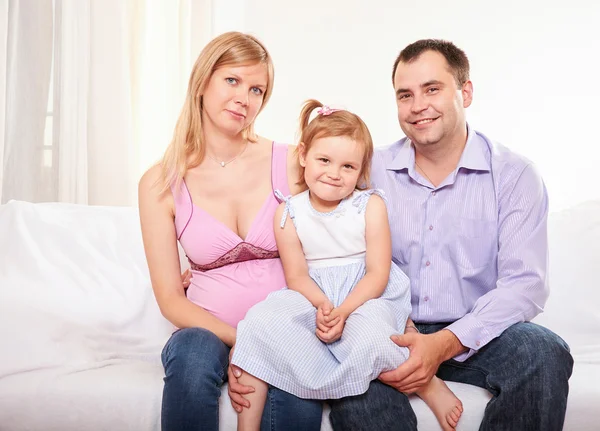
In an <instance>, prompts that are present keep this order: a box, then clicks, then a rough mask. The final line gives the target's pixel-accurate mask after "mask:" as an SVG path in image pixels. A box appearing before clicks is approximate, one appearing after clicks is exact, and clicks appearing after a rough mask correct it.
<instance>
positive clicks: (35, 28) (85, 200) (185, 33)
mask: <svg viewBox="0 0 600 431" xmlns="http://www.w3.org/2000/svg"><path fill="white" fill-rule="evenodd" d="M211 5H212V2H211V1H210V0H195V1H193V0H172V1H169V2H166V1H165V2H163V1H155V0H76V1H75V0H54V2H53V1H52V0H0V24H2V23H6V24H7V25H6V26H0V96H2V98H1V99H0V100H1V101H2V106H0V200H1V202H2V203H4V202H7V201H8V200H10V199H18V200H27V201H32V202H40V201H61V202H73V203H81V204H94V205H127V206H128V205H135V204H136V201H137V182H138V180H139V177H140V176H141V174H142V173H143V172H144V171H145V170H146V169H148V168H149V167H150V166H151V165H152V164H153V163H155V162H157V161H158V160H159V158H160V156H161V155H162V153H163V152H164V150H165V148H166V146H167V145H168V143H169V141H170V139H171V135H172V131H173V129H174V126H175V122H176V119H177V116H178V114H179V110H180V108H181V105H182V103H183V100H184V96H185V90H186V88H187V80H188V76H189V73H190V71H191V67H192V65H193V62H194V60H195V59H196V56H197V55H198V53H199V49H200V48H201V47H202V46H203V45H204V44H205V43H206V42H207V41H208V40H209V38H210V37H212V33H211V31H210V28H211ZM53 6H54V7H53ZM199 29H202V31H199ZM53 36H54V37H53ZM201 38H202V39H204V40H199V39H201ZM52 66H53V67H52ZM51 79H53V83H50V81H51ZM51 86H52V87H51ZM49 96H50V97H51V98H52V99H53V100H52V101H51V107H50V115H47V105H48V98H49ZM49 132H51V136H52V139H47V141H50V143H51V145H49V146H47V147H44V133H46V134H48V133H49Z"/></svg>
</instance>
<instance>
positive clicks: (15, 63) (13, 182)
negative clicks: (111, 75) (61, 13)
mask: <svg viewBox="0 0 600 431" xmlns="http://www.w3.org/2000/svg"><path fill="white" fill-rule="evenodd" d="M0 10H1V11H2V15H3V17H2V18H0V20H2V21H4V22H5V23H6V25H5V26H2V27H0V29H1V30H0V32H2V33H3V34H2V35H0V38H1V39H4V40H5V42H6V43H5V44H4V48H3V49H4V50H5V51H4V53H3V55H2V56H0V61H1V63H0V70H2V72H1V73H2V75H0V76H1V77H2V78H3V82H1V83H0V87H3V92H4V97H3V98H2V99H1V100H2V103H3V104H4V106H3V108H2V109H3V114H4V115H3V122H2V124H3V130H2V132H3V133H2V134H1V135H0V153H2V156H0V161H1V164H0V183H1V188H0V202H1V203H6V202H8V201H9V200H11V199H20V200H29V201H44V200H52V199H53V197H54V196H55V193H56V181H55V179H56V176H55V175H54V172H53V168H52V167H51V166H47V165H46V166H45V163H44V148H43V142H44V130H45V123H46V112H47V105H48V90H49V87H50V72H51V64H52V29H53V19H52V0H20V1H14V0H8V1H4V2H2V6H1V8H0Z"/></svg>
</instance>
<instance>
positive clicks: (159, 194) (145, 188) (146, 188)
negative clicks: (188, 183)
mask: <svg viewBox="0 0 600 431" xmlns="http://www.w3.org/2000/svg"><path fill="white" fill-rule="evenodd" d="M138 199H139V200H140V201H141V200H145V201H149V202H155V203H158V204H161V205H166V206H167V207H168V208H169V209H173V206H174V205H173V194H172V192H171V188H170V187H165V186H164V177H163V172H162V165H160V164H158V163H157V164H156V165H154V166H152V167H150V168H149V169H148V170H147V171H146V172H144V174H143V175H142V177H141V178H140V181H139V183H138Z"/></svg>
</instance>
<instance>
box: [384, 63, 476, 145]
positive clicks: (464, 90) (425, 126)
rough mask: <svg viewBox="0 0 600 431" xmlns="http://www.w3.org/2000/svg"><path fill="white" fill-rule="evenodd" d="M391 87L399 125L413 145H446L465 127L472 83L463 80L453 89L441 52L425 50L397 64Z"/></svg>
mask: <svg viewBox="0 0 600 431" xmlns="http://www.w3.org/2000/svg"><path fill="white" fill-rule="evenodd" d="M394 90H395V91H396V103H397V105H398V121H399V122H400V127H401V128H402V130H403V131H404V133H405V134H406V136H408V137H409V138H410V139H411V141H413V142H414V143H415V144H417V145H422V146H425V145H444V144H448V143H451V142H453V140H454V138H455V137H457V136H458V135H459V134H460V133H464V131H465V130H466V119H465V108H467V107H468V106H469V105H470V104H471V100H472V96H473V86H472V84H471V81H467V82H466V83H465V84H463V85H462V86H461V87H460V88H457V83H456V80H455V79H454V76H453V75H452V72H451V70H450V67H449V66H448V63H447V62H446V59H445V58H444V56H443V55H442V54H440V53H438V52H435V51H425V52H424V53H422V54H421V55H420V56H419V57H418V58H416V59H415V60H413V61H412V62H410V63H403V62H400V63H398V67H397V69H396V73H395V75H394Z"/></svg>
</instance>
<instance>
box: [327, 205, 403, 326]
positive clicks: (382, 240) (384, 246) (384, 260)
mask: <svg viewBox="0 0 600 431" xmlns="http://www.w3.org/2000/svg"><path fill="white" fill-rule="evenodd" d="M365 219H366V233H365V236H366V241H367V256H366V266H367V271H366V274H365V276H364V277H363V278H362V280H360V281H359V282H358V284H357V285H356V287H354V289H352V292H350V295H348V297H347V298H346V299H345V300H344V302H343V303H342V304H341V305H340V306H339V307H338V309H339V311H340V313H341V314H342V315H344V316H346V317H347V316H349V315H350V314H351V313H352V312H353V311H354V310H356V309H357V308H358V307H360V306H361V305H362V304H364V303H365V302H367V301H368V300H369V299H373V298H378V297H380V296H381V295H382V294H383V291H384V290H385V288H386V286H387V283H388V279H389V277H390V268H391V265H392V238H391V234H390V224H389V221H388V216H387V209H386V207H385V202H384V201H383V199H382V198H381V197H379V196H377V195H371V197H370V198H369V202H368V203H367V211H366V215H365Z"/></svg>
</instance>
